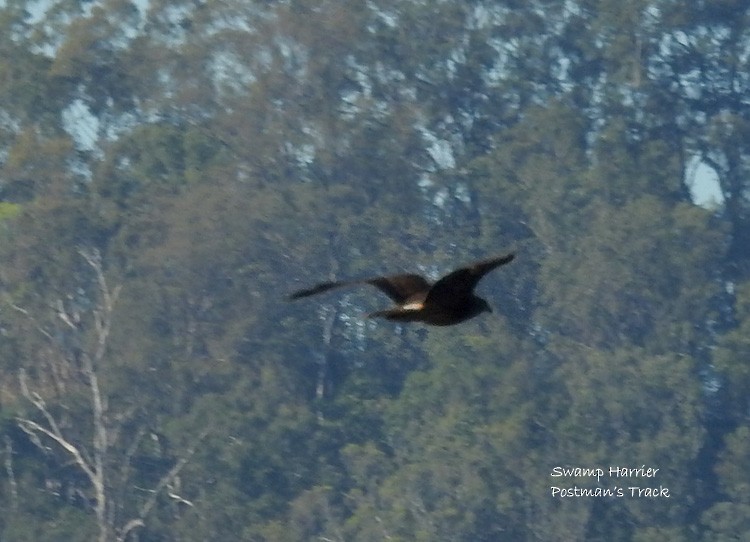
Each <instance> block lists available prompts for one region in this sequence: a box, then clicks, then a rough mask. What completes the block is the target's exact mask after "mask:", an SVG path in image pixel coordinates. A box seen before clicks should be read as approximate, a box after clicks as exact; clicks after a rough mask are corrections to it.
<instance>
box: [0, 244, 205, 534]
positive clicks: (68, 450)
mask: <svg viewBox="0 0 750 542" xmlns="http://www.w3.org/2000/svg"><path fill="white" fill-rule="evenodd" d="M79 253H80V255H81V257H82V258H83V259H84V260H85V262H86V263H87V264H88V266H89V267H90V268H91V269H92V271H93V273H94V278H95V281H96V304H95V306H94V308H93V309H91V315H90V316H91V321H92V322H93V330H92V338H91V339H90V340H89V342H88V343H84V342H83V341H81V344H85V345H86V346H84V347H82V348H81V351H80V352H79V353H78V356H77V360H76V361H77V365H78V370H79V371H80V375H81V377H82V381H83V384H84V386H85V388H86V392H87V394H88V395H89V398H90V401H91V405H90V413H91V423H92V433H91V442H90V443H83V442H78V441H76V439H75V438H74V437H73V436H71V435H67V434H66V432H65V430H64V429H63V426H62V424H61V423H60V420H59V419H57V418H56V417H55V416H54V415H53V409H51V408H50V407H49V406H48V404H47V402H46V401H45V399H44V398H43V397H42V395H41V394H39V393H37V392H35V391H33V390H32V389H31V387H30V385H29V378H28V376H27V374H26V372H25V371H24V370H23V369H21V371H20V374H19V381H20V385H21V393H22V394H23V396H24V397H25V398H26V399H27V400H28V401H29V402H30V403H31V405H32V406H33V411H34V412H36V414H37V419H33V418H32V417H31V416H29V417H19V418H17V422H18V425H19V427H20V428H21V429H22V430H23V431H24V432H25V433H26V434H28V435H29V437H30V439H31V441H32V442H34V443H35V444H36V445H37V446H38V447H40V448H41V449H43V450H46V449H47V446H46V444H45V441H47V442H48V441H52V442H53V443H54V444H55V445H57V446H58V447H59V448H60V449H61V450H62V451H63V452H64V453H65V454H67V456H68V457H69V458H70V459H71V460H72V461H73V463H74V464H75V466H76V467H77V468H78V469H79V470H80V471H81V472H82V473H83V474H84V475H85V477H86V480H87V481H88V482H89V484H90V485H91V489H92V492H93V508H94V513H95V516H96V524H97V528H98V542H110V541H113V540H114V541H117V542H125V541H126V540H127V539H128V536H129V535H131V534H132V533H134V530H135V529H137V528H139V527H144V526H145V525H146V518H147V516H148V514H149V513H150V512H151V510H152V509H153V507H154V505H155V504H156V500H157V498H158V496H159V494H160V493H162V492H164V491H166V493H167V495H169V496H170V497H171V498H173V499H176V500H178V501H179V502H182V503H183V504H186V505H189V506H192V505H193V503H191V502H190V501H189V500H187V499H184V498H182V497H180V496H179V495H177V494H176V493H175V491H174V486H175V483H176V481H178V480H179V478H178V477H179V474H180V471H181V470H182V469H183V467H184V466H185V465H186V464H187V462H188V461H189V460H190V458H191V457H192V455H193V454H194V453H195V451H196V448H197V446H198V445H199V443H200V442H201V441H202V440H203V439H204V438H205V437H206V436H207V434H208V431H203V432H200V433H199V434H198V435H197V436H196V437H195V439H194V440H193V442H192V444H191V445H190V446H189V447H188V448H187V449H186V450H185V451H184V453H183V454H182V456H181V458H180V459H179V460H178V461H176V463H175V465H174V466H173V467H172V468H171V469H170V470H169V471H168V472H166V473H165V474H164V476H163V477H162V478H161V479H160V480H159V482H158V483H157V484H156V486H155V487H154V488H153V489H152V490H151V491H150V496H149V498H148V499H147V500H146V501H145V502H144V503H143V504H142V505H141V506H140V507H139V508H138V509H137V511H136V513H135V515H134V517H131V518H129V519H128V520H126V521H124V522H122V525H121V526H118V525H117V523H118V520H117V518H116V515H117V514H116V513H115V512H116V510H117V509H118V508H120V507H119V506H118V504H121V503H115V502H113V501H114V495H115V492H114V490H113V489H112V487H111V483H112V481H113V479H114V478H115V473H116V472H121V471H122V469H119V470H118V467H117V465H118V464H120V465H126V464H127V463H129V461H130V459H131V457H132V455H133V453H134V452H135V448H136V447H137V446H138V444H139V442H140V440H141V438H142V437H143V435H144V434H145V430H142V431H139V432H138V435H137V436H136V438H135V439H134V442H133V445H132V446H130V448H129V450H128V451H126V452H124V453H122V452H118V449H117V447H116V446H115V445H116V440H117V437H116V434H117V433H118V431H116V430H113V429H114V428H113V421H112V420H115V419H118V418H122V417H123V416H117V415H114V414H113V413H111V412H109V411H108V405H107V397H106V395H104V393H103V392H102V389H101V386H100V381H99V372H100V371H101V367H102V365H103V362H104V361H105V357H106V354H107V345H108V339H109V336H110V332H111V329H112V314H113V311H114V306H115V303H116V302H117V298H118V296H119V293H120V286H119V285H118V286H116V287H114V288H110V287H109V285H108V284H107V280H106V277H105V274H104V270H103V267H102V263H101V258H100V256H99V253H98V252H97V251H86V250H80V251H79ZM13 307H14V308H15V309H16V310H17V311H19V312H21V313H23V314H25V315H26V316H27V317H29V318H31V319H32V320H33V317H32V316H31V315H30V314H29V312H28V311H26V310H25V309H23V308H21V307H18V306H16V305H13ZM55 312H56V313H57V317H58V318H59V319H60V321H61V322H62V323H63V324H64V325H65V326H66V327H67V328H69V329H70V331H72V332H73V333H76V334H79V335H81V336H83V335H85V334H86V330H85V329H84V327H83V326H84V321H85V318H83V317H82V315H81V314H79V313H77V312H74V311H72V310H68V309H66V307H65V306H64V304H63V302H62V301H59V302H58V303H57V304H56V307H55ZM34 323H35V327H36V328H37V330H38V331H39V332H40V333H41V334H42V335H44V336H45V337H46V338H47V339H48V340H50V341H51V342H53V343H54V340H55V339H54V337H53V335H52V334H51V333H49V332H48V331H47V330H46V329H45V328H44V327H43V326H42V325H39V324H37V323H36V321H35V320H34ZM63 355H64V354H63Z"/></svg>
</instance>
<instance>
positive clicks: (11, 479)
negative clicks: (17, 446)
mask: <svg viewBox="0 0 750 542" xmlns="http://www.w3.org/2000/svg"><path fill="white" fill-rule="evenodd" d="M5 474H6V475H7V476H8V484H9V486H10V508H11V510H16V509H17V508H18V483H17V482H16V475H15V473H14V471H13V443H12V441H11V440H10V437H9V436H8V435H5Z"/></svg>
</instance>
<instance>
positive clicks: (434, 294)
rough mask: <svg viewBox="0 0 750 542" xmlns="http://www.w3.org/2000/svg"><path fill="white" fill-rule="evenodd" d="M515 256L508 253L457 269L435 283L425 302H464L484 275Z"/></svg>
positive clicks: (449, 303)
mask: <svg viewBox="0 0 750 542" xmlns="http://www.w3.org/2000/svg"><path fill="white" fill-rule="evenodd" d="M513 258H515V254H506V255H504V256H498V257H496V258H490V259H488V260H482V261H481V262H476V263H473V264H471V265H467V266H465V267H461V268H459V269H456V270H455V271H453V272H451V273H449V274H447V275H446V276H444V277H443V278H441V279H440V280H438V281H437V282H436V283H435V284H433V286H432V288H430V292H429V293H428V294H427V298H426V299H425V303H426V304H429V303H436V304H438V305H441V306H443V307H452V306H455V305H459V304H461V303H463V301H464V300H465V299H466V298H467V297H468V296H469V295H471V292H472V291H473V290H474V287H475V286H476V285H477V283H478V282H479V281H480V280H482V277H483V276H485V275H486V274H487V273H489V272H490V271H492V270H493V269H495V268H496V267H500V266H501V265H505V264H506V263H510V262H511V261H513Z"/></svg>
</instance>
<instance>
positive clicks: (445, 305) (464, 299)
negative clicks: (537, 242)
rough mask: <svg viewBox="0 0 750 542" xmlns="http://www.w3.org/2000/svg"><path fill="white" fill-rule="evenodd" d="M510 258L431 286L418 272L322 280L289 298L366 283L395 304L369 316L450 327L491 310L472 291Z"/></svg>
mask: <svg viewBox="0 0 750 542" xmlns="http://www.w3.org/2000/svg"><path fill="white" fill-rule="evenodd" d="M514 257H515V256H514V255H513V254H507V255H505V256H499V257H497V258H491V259H489V260H483V261H481V262H477V263H474V264H471V265H468V266H466V267H461V268H459V269H456V270H455V271H453V272H452V273H449V274H448V275H446V276H444V277H443V278H441V279H440V280H438V281H437V282H435V284H432V285H431V284H430V283H429V282H427V280H425V279H424V278H423V277H421V276H420V275H415V274H411V273H409V274H402V275H391V276H385V277H375V278H371V279H364V280H350V281H336V282H324V283H321V284H318V285H316V286H313V287H312V288H308V289H305V290H300V291H298V292H295V293H293V294H292V295H291V296H289V299H290V300H291V299H299V298H302V297H308V296H311V295H314V294H318V293H322V292H325V291H328V290H331V289H333V288H340V287H343V286H353V285H356V284H370V285H372V286H375V287H376V288H378V289H379V290H380V291H382V292H383V293H385V294H386V295H387V296H388V297H390V298H391V299H392V300H393V301H394V302H395V303H396V307H393V308H390V309H385V310H381V311H377V312H374V313H372V314H370V315H369V316H370V317H381V318H386V319H388V320H396V321H400V322H423V323H425V324H430V325H434V326H451V325H454V324H459V323H461V322H464V321H466V320H468V319H470V318H474V317H475V316H477V315H479V314H481V313H482V312H492V309H490V306H489V305H488V304H487V302H486V301H485V300H484V299H482V298H481V297H478V296H477V295H475V294H474V287H475V286H476V285H477V283H478V282H479V281H480V280H481V279H482V277H483V276H484V275H486V274H487V273H489V272H490V271H492V270H493V269H495V268H496V267H499V266H501V265H505V264H507V263H510V262H511V261H512V260H513V258H514Z"/></svg>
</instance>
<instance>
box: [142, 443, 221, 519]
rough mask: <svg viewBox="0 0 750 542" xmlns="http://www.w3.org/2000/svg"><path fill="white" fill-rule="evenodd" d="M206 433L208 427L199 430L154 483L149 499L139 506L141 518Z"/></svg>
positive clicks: (181, 467) (185, 463) (186, 461)
mask: <svg viewBox="0 0 750 542" xmlns="http://www.w3.org/2000/svg"><path fill="white" fill-rule="evenodd" d="M208 433H209V430H208V429H204V430H203V431H201V432H200V434H199V435H198V436H197V437H196V438H195V440H194V441H193V444H192V445H191V446H190V448H188V450H187V451H186V452H185V455H183V456H182V458H180V460H179V461H178V462H177V463H175V465H174V467H172V468H171V469H170V471H169V472H168V473H167V474H165V475H164V476H162V478H161V480H159V483H158V484H156V487H155V488H154V491H153V493H152V494H151V497H149V499H148V500H147V501H146V502H145V503H144V504H143V506H142V507H141V510H140V517H141V519H143V518H145V517H146V516H147V515H148V513H149V512H150V511H151V509H152V508H153V507H154V505H155V504H156V498H157V497H158V495H159V492H160V491H161V490H162V489H164V487H165V486H166V485H167V484H169V483H170V482H171V481H172V480H173V479H174V478H175V477H176V476H177V475H178V474H180V471H181V470H182V469H183V467H185V465H187V463H188V461H190V458H191V457H193V454H195V451H196V450H197V449H198V445H199V444H200V443H201V442H202V441H203V439H204V438H206V437H207V436H208Z"/></svg>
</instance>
